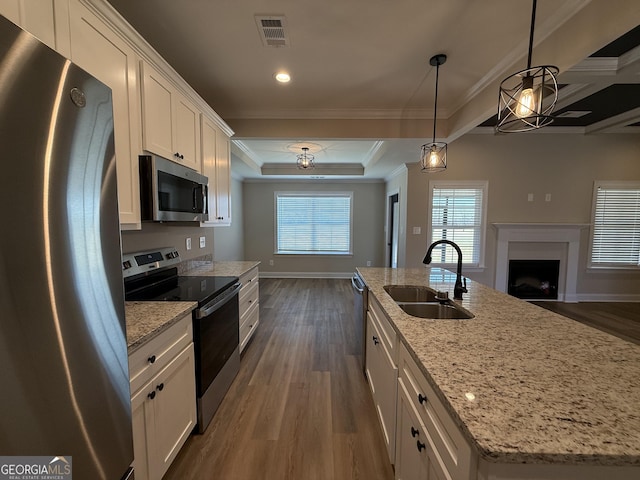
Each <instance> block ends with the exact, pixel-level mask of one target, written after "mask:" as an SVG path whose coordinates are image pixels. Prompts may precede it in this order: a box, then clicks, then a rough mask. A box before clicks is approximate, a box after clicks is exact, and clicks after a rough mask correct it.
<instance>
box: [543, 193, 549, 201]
mask: <svg viewBox="0 0 640 480" xmlns="http://www.w3.org/2000/svg"><path fill="white" fill-rule="evenodd" d="M544 201H545V202H550V201H551V194H550V193H547V194H546V195H545V196H544Z"/></svg>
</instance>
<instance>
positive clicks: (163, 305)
mask: <svg viewBox="0 0 640 480" xmlns="http://www.w3.org/2000/svg"><path fill="white" fill-rule="evenodd" d="M197 306H198V304H197V303H196V302H125V304H124V313H125V319H126V322H127V345H128V347H129V348H128V350H129V355H131V354H132V353H133V352H135V351H136V350H137V349H138V348H140V347H141V346H142V345H144V344H145V343H146V342H148V341H149V340H151V339H152V338H154V337H156V336H158V335H159V334H160V333H161V332H163V331H164V330H166V329H167V328H169V327H170V326H171V325H173V324H174V323H175V322H177V321H178V320H180V319H181V318H183V317H184V316H185V315H188V314H190V313H191V311H192V310H193V309H194V308H196V307H197Z"/></svg>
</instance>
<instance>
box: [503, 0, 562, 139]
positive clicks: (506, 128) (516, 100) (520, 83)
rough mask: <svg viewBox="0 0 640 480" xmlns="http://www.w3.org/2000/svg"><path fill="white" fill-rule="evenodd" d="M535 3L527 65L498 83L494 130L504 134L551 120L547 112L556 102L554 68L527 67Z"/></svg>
mask: <svg viewBox="0 0 640 480" xmlns="http://www.w3.org/2000/svg"><path fill="white" fill-rule="evenodd" d="M536 4H537V0H533V8H532V11H531V30H530V33H529V55H528V57H527V68H526V70H522V71H520V72H517V73H514V74H513V75H511V76H510V77H507V78H505V79H504V80H503V81H502V83H500V96H499V99H498V103H499V104H498V124H497V125H496V130H497V131H498V132H504V133H517V132H527V131H529V130H536V129H538V128H541V127H544V126H545V125H549V124H550V123H551V122H553V117H552V116H551V112H553V109H554V108H555V106H556V102H557V101H558V82H557V80H556V77H557V75H558V72H559V70H558V67H554V66H552V65H542V66H539V67H532V66H531V54H532V52H533V29H534V25H535V22H536Z"/></svg>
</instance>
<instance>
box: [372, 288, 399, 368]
mask: <svg viewBox="0 0 640 480" xmlns="http://www.w3.org/2000/svg"><path fill="white" fill-rule="evenodd" d="M369 313H370V314H371V317H372V321H373V322H374V323H375V325H376V328H377V329H378V330H379V333H380V340H381V341H382V343H384V346H385V348H386V349H387V351H388V352H389V356H390V357H391V360H392V362H393V365H394V366H396V365H398V335H397V334H396V331H395V330H394V329H393V327H392V326H391V323H390V322H389V320H388V319H387V316H386V315H385V313H384V311H383V310H382V307H381V306H380V304H379V303H378V300H376V298H375V297H374V296H373V295H369Z"/></svg>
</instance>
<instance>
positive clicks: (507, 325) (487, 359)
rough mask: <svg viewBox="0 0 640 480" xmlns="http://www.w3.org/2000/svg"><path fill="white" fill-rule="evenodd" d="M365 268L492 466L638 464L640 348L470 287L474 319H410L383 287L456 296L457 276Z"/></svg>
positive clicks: (404, 338) (473, 285) (432, 378)
mask: <svg viewBox="0 0 640 480" xmlns="http://www.w3.org/2000/svg"><path fill="white" fill-rule="evenodd" d="M357 270H358V272H359V273H360V275H361V276H362V278H363V279H364V281H365V283H366V284H367V286H368V287H369V289H370V290H371V292H372V293H373V294H374V295H375V297H376V298H377V299H378V301H379V302H380V304H381V305H382V307H383V308H384V309H385V310H386V312H387V314H388V315H389V317H390V318H391V320H392V323H393V324H394V326H395V329H396V330H397V332H398V334H399V336H400V339H401V341H402V342H403V343H404V344H405V345H406V346H407V347H408V349H409V351H410V352H411V354H412V355H413V357H414V359H415V360H416V361H417V362H418V365H420V367H421V368H422V371H423V373H424V374H425V376H426V378H427V380H428V381H429V382H430V383H431V384H432V385H433V387H434V388H435V390H436V392H438V394H439V396H440V397H441V398H440V399H441V400H442V402H443V403H444V405H445V406H446V407H447V408H448V409H449V412H450V413H451V416H452V417H453V419H454V421H456V422H457V423H458V425H459V427H460V429H461V431H462V432H463V433H464V434H465V436H466V437H467V438H468V439H469V441H470V443H471V444H472V445H473V446H474V447H475V448H476V450H477V451H478V453H479V454H480V455H481V456H482V457H483V458H485V459H486V460H487V461H490V462H500V463H561V464H583V465H620V466H632V465H633V466H638V465H640V346H638V345H635V344H633V343H630V342H626V341H624V340H621V339H619V338H617V337H614V336H612V335H609V334H606V333H604V332H601V331H599V330H596V329H593V328H590V327H588V326H585V325H583V324H581V323H579V322H576V321H573V320H570V319H568V318H565V317H562V316H560V315H557V314H555V313H553V312H549V311H547V310H545V309H543V308H541V307H538V306H536V305H532V304H529V303H527V302H524V301H522V300H518V299H516V298H513V297H511V296H509V295H506V294H504V293H501V292H498V291H496V290H493V289H491V288H488V287H486V286H484V285H481V284H479V283H476V282H471V281H469V282H468V289H469V293H466V294H464V299H463V300H462V302H461V305H462V306H463V307H464V308H466V309H467V310H469V311H470V312H472V313H473V314H474V315H475V318H473V319H470V320H426V319H419V318H415V317H411V316H409V315H407V314H406V313H404V311H402V310H401V309H400V308H399V307H398V305H396V303H395V302H394V301H393V299H392V298H391V297H390V296H389V295H388V294H387V293H386V292H385V291H384V290H383V286H384V285H391V284H395V285H428V286H431V287H432V288H435V289H437V290H446V291H449V293H450V296H453V284H454V281H455V275H451V274H449V273H448V272H447V273H446V274H445V271H443V270H439V269H429V268H418V269H390V268H358V269H357ZM467 394H473V395H467ZM468 397H470V398H474V400H469V399H468Z"/></svg>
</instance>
